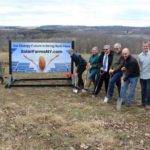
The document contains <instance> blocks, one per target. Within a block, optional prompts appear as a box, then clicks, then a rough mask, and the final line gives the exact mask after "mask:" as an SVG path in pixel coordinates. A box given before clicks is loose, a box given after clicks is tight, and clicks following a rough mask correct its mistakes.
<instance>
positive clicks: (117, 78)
mask: <svg viewBox="0 0 150 150" xmlns="http://www.w3.org/2000/svg"><path fill="white" fill-rule="evenodd" d="M121 77H122V72H121V71H119V72H116V73H115V74H113V75H112V76H111V78H110V79H109V84H108V91H107V97H108V98H111V97H112V96H113V93H114V86H115V84H116V85H117V87H118V92H119V95H120V87H121V81H120V80H121Z"/></svg>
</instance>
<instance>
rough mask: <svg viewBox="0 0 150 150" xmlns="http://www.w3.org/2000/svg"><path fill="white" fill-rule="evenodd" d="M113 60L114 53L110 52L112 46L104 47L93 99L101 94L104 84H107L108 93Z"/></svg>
mask: <svg viewBox="0 0 150 150" xmlns="http://www.w3.org/2000/svg"><path fill="white" fill-rule="evenodd" d="M112 60H113V53H112V51H111V50H110V45H104V47H103V51H102V53H101V55H100V57H99V64H100V66H99V71H98V73H97V78H96V82H95V85H94V92H93V97H96V96H97V95H98V93H99V92H100V90H101V88H102V85H103V82H105V92H106V93H107V90H108V83H109V78H110V75H109V69H110V66H111V64H112Z"/></svg>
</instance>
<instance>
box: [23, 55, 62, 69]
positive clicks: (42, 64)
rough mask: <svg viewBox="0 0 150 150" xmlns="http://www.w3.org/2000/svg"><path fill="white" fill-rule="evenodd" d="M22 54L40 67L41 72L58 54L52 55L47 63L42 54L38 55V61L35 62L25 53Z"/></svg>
mask: <svg viewBox="0 0 150 150" xmlns="http://www.w3.org/2000/svg"><path fill="white" fill-rule="evenodd" d="M23 56H24V58H26V59H27V60H28V61H30V62H31V63H32V64H34V65H36V66H37V67H38V68H39V69H40V71H41V72H43V71H44V70H45V69H46V68H47V67H48V66H49V65H50V63H51V62H52V61H53V60H55V59H56V58H57V57H58V56H59V54H56V55H54V56H53V57H52V58H51V59H50V60H49V61H48V63H47V62H46V60H45V57H44V56H40V57H39V59H38V63H37V62H35V61H34V60H33V59H31V58H29V57H28V56H27V55H23Z"/></svg>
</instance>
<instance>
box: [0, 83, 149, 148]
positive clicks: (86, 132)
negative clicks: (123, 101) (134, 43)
mask: <svg viewBox="0 0 150 150" xmlns="http://www.w3.org/2000/svg"><path fill="white" fill-rule="evenodd" d="M139 92H140V89H137V92H136V98H135V99H136V103H135V104H134V106H133V107H131V108H126V107H123V108H122V110H121V111H120V112H118V111H116V106H115V104H116V102H115V100H114V101H113V102H112V103H110V104H103V102H102V99H103V97H104V95H105V94H104V93H103V92H102V93H101V94H100V95H99V96H98V97H97V98H92V97H91V95H86V96H84V97H82V96H81V95H80V94H75V93H72V90H71V88H69V87H65V88H64V87H53V88H50V87H49V88H47V87H43V88H31V87H30V88H23V87H22V88H11V89H5V88H4V87H3V86H2V85H0V104H1V105H0V150H18V149H19V150H20V149H21V150H54V149H56V150H79V149H81V150H84V149H89V150H114V149H115V150H128V149H133V150H149V149H150V125H149V122H150V111H146V110H145V109H143V108H138V107H137V104H139V103H140V97H139V96H140V94H139Z"/></svg>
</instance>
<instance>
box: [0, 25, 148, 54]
mask: <svg viewBox="0 0 150 150" xmlns="http://www.w3.org/2000/svg"><path fill="white" fill-rule="evenodd" d="M9 40H12V41H60V40H64V41H66V40H75V42H76V44H75V46H76V49H78V50H79V51H81V52H85V53H87V52H89V51H90V49H91V48H92V46H98V47H99V48H100V49H102V47H103V45H104V44H111V45H113V44H114V43H115V42H121V43H122V45H123V47H129V48H130V49H132V50H133V52H134V53H137V52H139V50H140V48H141V43H142V41H143V40H150V27H128V26H61V25H44V26H40V27H19V26H0V51H8V41H9Z"/></svg>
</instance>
